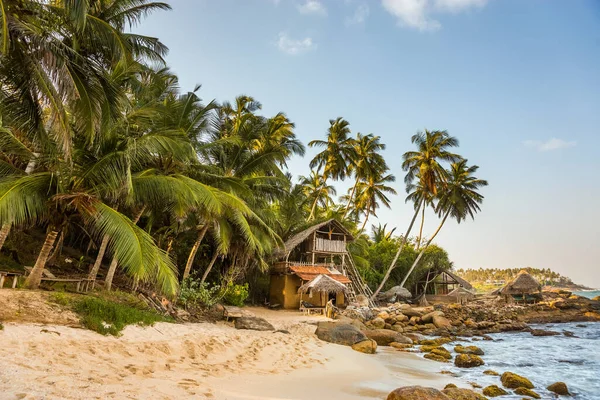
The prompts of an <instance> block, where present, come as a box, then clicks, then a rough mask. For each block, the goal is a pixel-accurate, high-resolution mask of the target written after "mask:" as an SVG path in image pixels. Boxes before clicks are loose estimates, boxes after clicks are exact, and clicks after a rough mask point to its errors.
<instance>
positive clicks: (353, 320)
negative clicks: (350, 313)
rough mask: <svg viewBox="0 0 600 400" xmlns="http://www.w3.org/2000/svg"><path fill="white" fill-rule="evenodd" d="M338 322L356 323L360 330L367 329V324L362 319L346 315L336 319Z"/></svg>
mask: <svg viewBox="0 0 600 400" xmlns="http://www.w3.org/2000/svg"><path fill="white" fill-rule="evenodd" d="M336 322H337V323H338V324H350V325H354V326H355V327H357V328H358V329H360V330H363V329H367V327H366V326H365V324H363V323H362V322H361V321H360V319H352V318H348V317H346V316H344V315H341V316H339V317H338V318H337V319H336Z"/></svg>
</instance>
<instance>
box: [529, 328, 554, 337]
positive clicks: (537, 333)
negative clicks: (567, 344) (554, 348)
mask: <svg viewBox="0 0 600 400" xmlns="http://www.w3.org/2000/svg"><path fill="white" fill-rule="evenodd" d="M531 334H532V335H533V336H558V335H560V332H555V331H547V330H544V329H532V330H531Z"/></svg>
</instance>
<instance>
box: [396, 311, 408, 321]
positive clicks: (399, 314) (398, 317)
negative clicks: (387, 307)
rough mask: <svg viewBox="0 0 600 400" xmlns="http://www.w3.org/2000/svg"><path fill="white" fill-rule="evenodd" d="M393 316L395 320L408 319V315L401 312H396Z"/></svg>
mask: <svg viewBox="0 0 600 400" xmlns="http://www.w3.org/2000/svg"><path fill="white" fill-rule="evenodd" d="M395 318H396V322H406V321H408V317H407V316H406V315H404V314H402V313H398V314H396V316H395Z"/></svg>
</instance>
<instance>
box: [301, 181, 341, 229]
mask: <svg viewBox="0 0 600 400" xmlns="http://www.w3.org/2000/svg"><path fill="white" fill-rule="evenodd" d="M300 182H301V183H300V184H301V185H302V189H303V191H304V195H305V196H306V198H307V199H308V200H309V201H310V202H311V204H312V206H311V209H310V215H309V217H308V220H309V221H310V220H312V219H314V218H315V216H316V214H317V206H318V205H321V207H322V208H323V209H326V208H327V207H328V206H330V205H332V204H333V198H332V196H335V194H336V191H335V187H333V186H332V185H328V184H327V182H326V180H325V179H324V178H323V176H322V175H320V174H318V173H317V172H315V171H311V172H310V175H309V176H308V177H305V176H303V177H300Z"/></svg>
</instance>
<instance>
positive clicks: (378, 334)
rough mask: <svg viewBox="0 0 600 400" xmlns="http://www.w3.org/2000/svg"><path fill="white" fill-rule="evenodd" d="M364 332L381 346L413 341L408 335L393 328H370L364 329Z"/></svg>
mask: <svg viewBox="0 0 600 400" xmlns="http://www.w3.org/2000/svg"><path fill="white" fill-rule="evenodd" d="M362 333H363V334H364V335H365V336H366V337H368V338H369V339H373V340H374V341H376V342H377V344H378V345H379V346H389V345H390V343H392V342H396V343H406V344H412V343H413V341H412V340H410V339H409V338H407V337H406V336H404V335H402V334H400V333H398V332H396V331H393V330H391V329H370V330H364V331H362Z"/></svg>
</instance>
